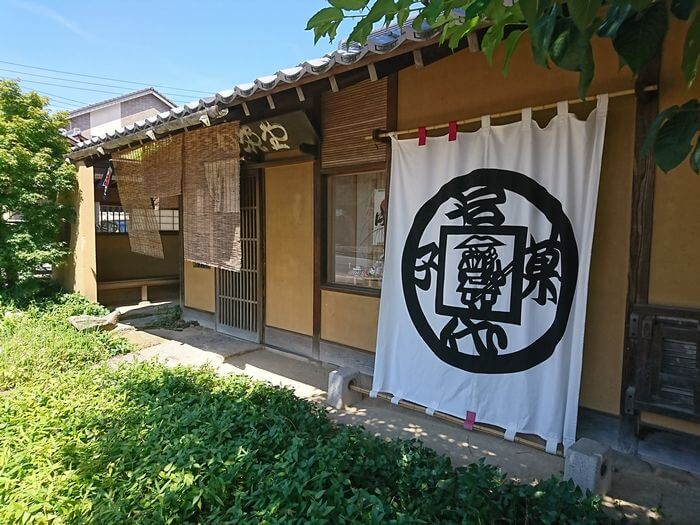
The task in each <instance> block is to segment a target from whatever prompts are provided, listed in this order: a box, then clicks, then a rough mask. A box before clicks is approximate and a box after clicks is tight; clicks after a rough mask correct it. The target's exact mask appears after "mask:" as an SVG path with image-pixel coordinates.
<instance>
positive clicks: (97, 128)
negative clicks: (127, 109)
mask: <svg viewBox="0 0 700 525" xmlns="http://www.w3.org/2000/svg"><path fill="white" fill-rule="evenodd" d="M121 127H122V115H121V106H120V105H119V104H114V105H113V106H107V107H106V108H101V109H96V110H95V111H92V112H91V113H90V135H91V136H93V137H96V136H99V135H104V134H105V133H107V132H108V131H114V130H115V129H118V128H121Z"/></svg>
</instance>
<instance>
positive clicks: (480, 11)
mask: <svg viewBox="0 0 700 525" xmlns="http://www.w3.org/2000/svg"><path fill="white" fill-rule="evenodd" d="M490 2H491V0H474V1H473V2H472V3H471V4H469V5H468V6H467V8H466V9H465V10H464V18H474V17H475V16H478V17H483V15H484V10H485V9H486V7H487V6H488V5H489V3H490Z"/></svg>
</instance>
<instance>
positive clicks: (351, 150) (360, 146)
mask: <svg viewBox="0 0 700 525" xmlns="http://www.w3.org/2000/svg"><path fill="white" fill-rule="evenodd" d="M387 90H388V81H387V79H386V78H384V79H381V80H377V81H375V82H372V81H369V80H366V81H364V82H360V83H358V84H355V85H354V86H350V87H348V88H345V89H342V90H340V91H338V92H335V93H334V92H327V93H325V94H324V95H323V144H322V146H321V163H322V166H323V167H324V168H336V167H342V166H352V165H354V164H368V163H373V162H384V161H385V160H386V155H387V146H386V144H383V143H375V142H369V141H367V140H365V136H366V135H368V134H370V135H371V134H372V131H373V130H375V129H386V127H387V112H388V91H387Z"/></svg>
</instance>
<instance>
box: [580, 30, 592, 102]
mask: <svg viewBox="0 0 700 525" xmlns="http://www.w3.org/2000/svg"><path fill="white" fill-rule="evenodd" d="M594 73H595V59H594V58H593V47H591V44H590V42H589V43H588V47H587V49H586V53H585V54H584V56H583V59H582V62H581V69H580V70H579V75H578V96H579V98H580V99H581V100H583V99H585V98H586V93H587V92H588V88H589V87H590V85H591V82H593V75H594Z"/></svg>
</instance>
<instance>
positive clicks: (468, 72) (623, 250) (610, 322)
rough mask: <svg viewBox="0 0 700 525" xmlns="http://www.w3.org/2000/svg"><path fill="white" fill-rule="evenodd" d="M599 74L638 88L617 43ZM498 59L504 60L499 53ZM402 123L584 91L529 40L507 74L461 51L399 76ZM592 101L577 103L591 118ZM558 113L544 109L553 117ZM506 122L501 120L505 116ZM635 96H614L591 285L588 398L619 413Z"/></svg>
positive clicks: (544, 116) (605, 82)
mask: <svg viewBox="0 0 700 525" xmlns="http://www.w3.org/2000/svg"><path fill="white" fill-rule="evenodd" d="M595 52H596V68H597V69H596V80H595V81H594V82H593V84H592V86H591V88H590V91H589V94H595V93H604V92H614V91H619V90H624V89H629V88H630V87H632V79H631V77H630V75H629V74H628V73H626V72H624V71H623V72H618V63H617V58H616V57H615V56H614V55H613V54H612V53H610V48H609V43H608V42H605V41H599V42H597V46H596V50H595ZM495 63H496V64H500V63H501V57H500V56H499V55H497V57H496V60H495ZM398 97H399V103H398V123H399V124H398V127H399V129H404V128H412V127H416V126H424V125H430V124H439V123H444V122H447V121H450V120H460V119H467V118H472V117H478V116H480V115H486V114H494V113H498V112H502V111H508V110H515V109H519V108H522V107H528V106H538V105H544V104H550V103H553V102H557V101H559V100H566V99H575V98H576V97H577V76H576V75H575V74H572V73H568V72H564V71H560V70H556V69H553V70H546V69H543V68H540V67H538V66H535V65H534V64H533V62H532V58H531V56H530V50H529V45H528V44H527V43H523V45H521V47H520V48H519V50H518V51H517V53H516V55H515V56H514V57H513V60H512V61H511V68H510V73H509V75H508V76H507V77H503V76H502V75H501V73H500V70H499V68H498V67H491V66H489V65H488V63H487V62H486V60H485V58H484V57H483V55H482V54H472V53H469V52H460V53H456V54H455V55H453V56H451V57H448V58H446V59H444V60H442V61H440V62H437V63H436V64H433V65H430V66H428V67H426V68H423V69H415V68H409V69H406V70H404V71H402V72H401V73H400V74H399V88H398ZM591 107H592V106H591V105H590V104H587V105H585V106H583V105H578V106H572V110H573V111H574V112H576V113H577V114H579V115H580V116H583V117H585V115H586V114H587V112H588V111H590V109H591ZM552 115H553V112H551V111H549V112H543V113H539V114H536V119H537V120H538V121H540V123H546V121H547V120H548V119H549V118H551V116H552ZM497 123H498V121H497ZM632 129H634V100H633V98H632V97H622V98H617V99H611V100H610V108H609V116H608V125H607V132H606V144H605V151H604V154H603V167H602V173H601V184H600V197H599V202H598V209H597V213H596V231H595V237H594V247H593V257H592V261H591V277H590V288H589V307H588V318H587V323H586V339H585V347H584V364H583V378H582V386H581V404H582V405H583V406H586V407H589V408H593V409H596V410H600V411H603V412H608V413H612V414H617V413H618V411H619V403H620V377H621V373H622V348H623V338H624V325H625V322H624V320H625V301H626V294H627V267H628V253H627V250H628V248H627V247H628V242H629V228H630V223H629V216H630V200H631V181H632V159H633V147H634V143H633V140H634V137H633V134H632V133H630V130H632Z"/></svg>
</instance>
